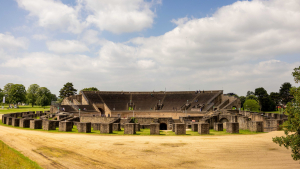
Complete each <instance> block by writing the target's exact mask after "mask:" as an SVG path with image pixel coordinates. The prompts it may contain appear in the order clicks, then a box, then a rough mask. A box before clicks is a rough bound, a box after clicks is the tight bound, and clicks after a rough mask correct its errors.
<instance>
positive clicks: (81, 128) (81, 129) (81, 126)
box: [76, 122, 92, 133]
mask: <svg viewBox="0 0 300 169" xmlns="http://www.w3.org/2000/svg"><path fill="white" fill-rule="evenodd" d="M76 124H77V130H78V133H90V132H91V128H92V123H90V122H88V123H84V122H77V123H76Z"/></svg>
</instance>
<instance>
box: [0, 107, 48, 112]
mask: <svg viewBox="0 0 300 169" xmlns="http://www.w3.org/2000/svg"><path fill="white" fill-rule="evenodd" d="M7 108H8V105H6V106H4V109H2V106H0V114H7V113H18V112H28V111H47V110H50V106H45V108H44V107H40V106H34V107H32V106H31V105H27V106H19V108H17V109H15V108H13V109H7Z"/></svg>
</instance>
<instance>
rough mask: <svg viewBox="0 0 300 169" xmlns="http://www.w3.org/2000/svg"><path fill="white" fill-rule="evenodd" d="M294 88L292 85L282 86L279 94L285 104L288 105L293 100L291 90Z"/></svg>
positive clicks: (284, 84) (285, 84) (286, 83)
mask: <svg viewBox="0 0 300 169" xmlns="http://www.w3.org/2000/svg"><path fill="white" fill-rule="evenodd" d="M291 88H292V85H291V83H289V82H285V83H283V84H282V85H281V87H280V90H279V94H280V97H281V99H282V103H283V104H287V103H288V102H290V101H291V100H292V96H291V95H290V89H291Z"/></svg>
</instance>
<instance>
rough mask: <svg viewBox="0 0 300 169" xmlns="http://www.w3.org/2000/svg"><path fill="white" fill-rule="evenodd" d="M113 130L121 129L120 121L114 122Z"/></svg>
mask: <svg viewBox="0 0 300 169" xmlns="http://www.w3.org/2000/svg"><path fill="white" fill-rule="evenodd" d="M113 131H121V125H120V123H113Z"/></svg>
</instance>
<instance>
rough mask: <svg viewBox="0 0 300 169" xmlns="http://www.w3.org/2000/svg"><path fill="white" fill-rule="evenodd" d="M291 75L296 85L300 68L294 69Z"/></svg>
mask: <svg viewBox="0 0 300 169" xmlns="http://www.w3.org/2000/svg"><path fill="white" fill-rule="evenodd" d="M292 75H293V76H294V80H295V82H296V83H298V82H299V81H300V66H299V67H298V68H295V69H294V72H293V73H292Z"/></svg>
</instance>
